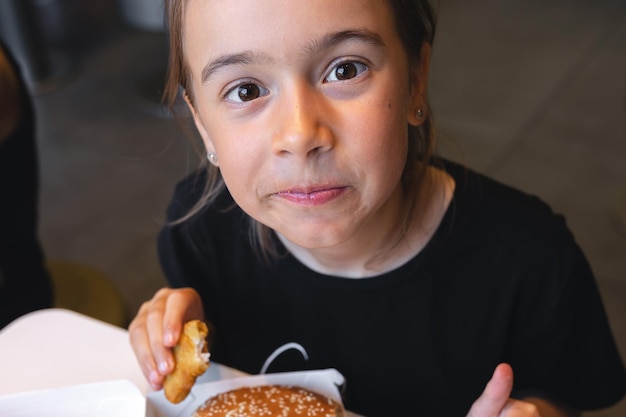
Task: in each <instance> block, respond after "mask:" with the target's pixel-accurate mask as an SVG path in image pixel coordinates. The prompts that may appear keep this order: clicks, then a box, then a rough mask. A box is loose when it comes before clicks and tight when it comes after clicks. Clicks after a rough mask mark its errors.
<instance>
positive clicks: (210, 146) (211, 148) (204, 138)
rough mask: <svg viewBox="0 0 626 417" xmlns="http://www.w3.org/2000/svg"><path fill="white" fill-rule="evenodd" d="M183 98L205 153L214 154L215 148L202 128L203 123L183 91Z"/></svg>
mask: <svg viewBox="0 0 626 417" xmlns="http://www.w3.org/2000/svg"><path fill="white" fill-rule="evenodd" d="M183 98H184V99H185V103H187V107H188V108H189V111H190V112H191V115H192V116H193V123H194V124H195V125H196V129H198V133H200V137H201V138H202V142H204V146H205V148H206V151H207V152H215V146H213V141H212V140H211V138H210V136H209V134H208V132H207V130H206V128H205V127H204V123H202V120H201V119H200V116H199V115H198V112H197V111H196V108H195V107H194V105H193V103H192V102H191V98H190V97H189V95H188V94H187V91H186V90H184V91H183Z"/></svg>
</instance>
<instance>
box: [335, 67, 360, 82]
mask: <svg viewBox="0 0 626 417" xmlns="http://www.w3.org/2000/svg"><path fill="white" fill-rule="evenodd" d="M335 74H336V76H337V79H338V80H349V79H350V78H354V77H356V75H357V70H356V67H355V66H354V64H352V63H350V64H341V65H340V66H338V67H337V69H336V70H335Z"/></svg>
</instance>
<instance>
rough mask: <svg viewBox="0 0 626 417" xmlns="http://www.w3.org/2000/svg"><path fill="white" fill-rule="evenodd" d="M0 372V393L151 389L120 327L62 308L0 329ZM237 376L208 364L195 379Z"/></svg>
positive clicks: (207, 379)
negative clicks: (120, 385) (120, 383)
mask: <svg viewBox="0 0 626 417" xmlns="http://www.w3.org/2000/svg"><path fill="white" fill-rule="evenodd" d="M0 375H3V377H2V378H0V396H2V395H7V394H15V393H20V392H27V391H35V390H43V389H54V388H61V387H68V386H72V385H79V384H89V383H94V382H104V381H114V380H128V381H130V382H132V383H133V384H134V385H135V386H137V388H138V389H139V390H140V391H141V393H142V394H143V395H144V396H145V395H147V393H148V392H150V391H151V389H150V386H149V385H148V383H147V381H146V380H145V378H144V376H143V374H142V372H141V369H140V368H139V365H138V363H137V361H136V359H135V355H134V353H133V350H132V348H131V346H130V342H129V340H128V332H127V331H126V330H125V329H122V328H119V327H116V326H113V325H110V324H108V323H104V322H102V321H99V320H96V319H92V318H90V317H87V316H84V315H81V314H79V313H75V312H72V311H69V310H64V309H47V310H40V311H36V312H33V313H30V314H27V315H25V316H22V317H20V318H18V319H17V320H15V321H14V322H12V323H11V324H9V325H8V326H6V327H5V328H4V329H2V330H1V331H0ZM8 375H10V377H8V378H7V377H6V376H8ZM243 375H246V374H244V373H242V372H239V371H237V370H235V369H232V368H228V367H225V366H223V365H219V364H216V363H212V364H211V367H210V368H209V371H208V372H207V373H205V374H204V375H202V376H201V377H200V378H198V382H207V381H214V380H219V379H225V378H233V377H237V376H243ZM349 416H351V417H358V416H356V415H355V414H349Z"/></svg>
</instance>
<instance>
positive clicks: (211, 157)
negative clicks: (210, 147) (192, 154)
mask: <svg viewBox="0 0 626 417" xmlns="http://www.w3.org/2000/svg"><path fill="white" fill-rule="evenodd" d="M206 157H207V159H208V160H209V162H210V163H212V164H213V165H217V155H215V153H214V152H209V153H207V154H206Z"/></svg>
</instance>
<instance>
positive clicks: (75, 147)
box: [36, 0, 626, 417]
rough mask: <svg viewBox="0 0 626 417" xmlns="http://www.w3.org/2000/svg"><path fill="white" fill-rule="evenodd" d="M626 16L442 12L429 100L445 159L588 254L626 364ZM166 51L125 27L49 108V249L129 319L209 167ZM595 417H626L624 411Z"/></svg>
mask: <svg viewBox="0 0 626 417" xmlns="http://www.w3.org/2000/svg"><path fill="white" fill-rule="evenodd" d="M625 16H626V3H624V2H623V1H622V0H598V1H594V2H589V1H586V0H542V1H540V0H525V1H519V0H518V1H515V0H508V1H496V0H474V1H472V2H466V1H461V0H447V1H442V2H441V5H440V23H439V29H438V30H439V31H438V34H437V36H438V37H437V40H436V43H435V46H434V56H433V62H432V70H431V85H430V97H431V100H432V106H433V110H434V114H435V115H436V118H437V123H438V126H439V131H440V134H439V139H440V143H439V150H440V153H442V154H444V155H446V156H448V157H451V158H454V159H456V160H459V161H462V162H464V163H466V164H467V165H469V166H470V167H473V168H476V169H478V170H480V171H482V172H484V173H486V174H489V175H491V176H493V177H495V178H497V179H499V180H501V181H504V182H506V183H508V184H511V185H514V186H516V187H519V188H521V189H523V190H525V191H527V192H529V193H533V194H537V195H539V196H540V197H542V198H543V199H544V200H546V201H547V202H548V203H550V204H551V205H552V206H553V208H554V209H555V210H557V211H559V212H561V213H563V214H564V215H565V216H566V218H567V219H568V223H569V225H570V227H571V229H572V231H573V232H574V234H575V236H576V238H577V240H578V242H579V243H580V245H581V246H582V248H583V249H584V251H585V252H586V254H587V255H588V258H589V260H590V262H591V264H592V267H593V269H594V270H595V273H596V274H597V279H598V282H599V285H600V288H601V291H602V294H603V297H604V301H605V303H606V308H607V311H608V314H609V317H610V320H611V325H612V327H613V330H614V332H615V337H616V339H617V342H618V345H619V347H620V349H621V352H622V354H623V357H624V358H626V90H625V81H626V19H625V18H624V17H625ZM164 47H165V41H164V40H163V36H162V34H161V33H158V32H156V33H155V32H147V31H141V30H135V29H131V28H129V29H127V30H118V31H116V33H115V35H113V36H110V37H109V38H108V39H107V40H106V41H103V42H100V43H99V44H98V45H97V46H95V47H94V48H92V49H91V50H89V51H88V52H87V53H86V54H84V55H83V58H82V59H81V61H80V62H79V63H78V64H77V65H75V66H74V67H73V68H71V72H69V73H68V74H67V77H66V78H65V79H64V80H62V82H61V84H60V85H57V86H56V87H55V88H54V89H52V90H51V91H49V92H47V93H42V94H39V95H38V96H37V97H36V106H37V110H38V115H39V148H40V159H41V161H40V163H41V229H40V230H41V238H42V240H43V244H44V248H45V251H46V254H47V255H48V257H50V258H54V259H64V260H73V261H78V262H81V263H85V264H88V265H91V266H94V267H96V268H98V269H99V270H101V271H102V272H104V273H106V274H107V275H108V276H109V277H111V278H112V279H113V280H114V281H115V283H116V284H117V286H118V288H119V289H120V291H121V293H122V295H123V297H124V301H125V303H126V306H127V309H128V311H129V312H130V314H131V315H132V314H134V312H136V310H137V309H138V307H139V306H140V304H141V302H142V301H143V300H145V299H147V298H149V297H151V295H152V294H153V293H154V291H155V290H156V289H157V288H159V287H161V286H163V285H164V284H165V281H164V279H163V276H162V274H161V272H160V269H159V265H158V263H157V259H156V253H155V235H156V233H157V231H158V230H159V228H160V226H161V224H162V222H163V214H164V209H165V206H166V204H167V202H168V199H169V198H170V196H171V193H172V188H173V186H174V184H175V183H176V181H177V180H178V179H179V178H181V177H182V176H183V175H184V174H185V173H186V172H188V171H189V170H191V169H193V168H194V167H195V166H196V163H197V157H196V155H195V153H194V151H193V148H192V147H191V146H190V145H189V144H188V141H187V139H186V138H185V137H184V135H183V134H182V133H181V129H180V128H179V126H178V125H177V124H176V122H175V121H173V120H172V119H171V118H168V117H166V113H164V112H163V109H162V108H161V107H160V106H159V105H157V104H156V103H155V101H154V97H156V91H157V89H158V88H157V87H158V85H159V84H158V83H157V82H155V81H154V80H158V79H159V77H160V76H161V73H162V70H163V65H164V59H165V56H166V53H165V48H164ZM588 415H589V416H598V417H599V416H603V417H610V416H613V417H617V416H624V415H626V401H623V402H621V403H620V404H619V405H618V406H617V407H615V408H613V409H611V410H606V411H603V412H597V413H590V414H588Z"/></svg>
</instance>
